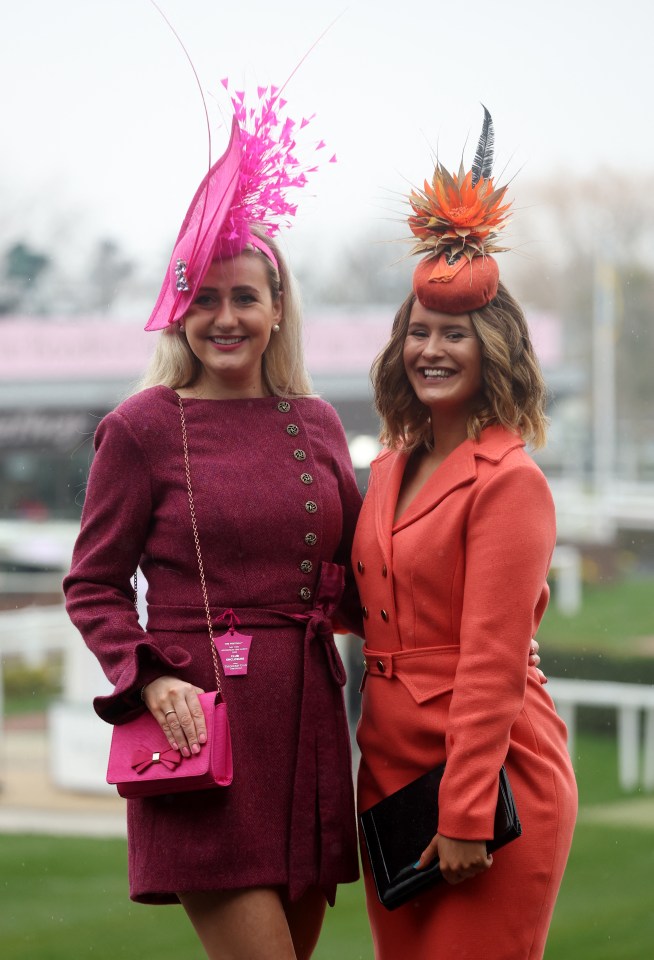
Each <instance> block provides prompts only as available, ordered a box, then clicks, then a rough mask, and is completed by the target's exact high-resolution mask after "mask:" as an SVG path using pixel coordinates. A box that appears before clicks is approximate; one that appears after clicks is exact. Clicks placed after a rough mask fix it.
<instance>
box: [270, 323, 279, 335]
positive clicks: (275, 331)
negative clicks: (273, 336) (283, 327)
mask: <svg viewBox="0 0 654 960" xmlns="http://www.w3.org/2000/svg"><path fill="white" fill-rule="evenodd" d="M272 329H273V333H279V324H278V323H273V328H272Z"/></svg>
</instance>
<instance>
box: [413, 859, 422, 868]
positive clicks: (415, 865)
mask: <svg viewBox="0 0 654 960" xmlns="http://www.w3.org/2000/svg"><path fill="white" fill-rule="evenodd" d="M419 866H420V861H419V860H416V862H415V863H414V864H413V869H414V870H417V869H418V867H419Z"/></svg>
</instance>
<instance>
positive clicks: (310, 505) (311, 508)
mask: <svg viewBox="0 0 654 960" xmlns="http://www.w3.org/2000/svg"><path fill="white" fill-rule="evenodd" d="M304 509H305V510H306V511H307V513H315V512H316V510H317V509H318V504H317V503H316V501H315V500H307V502H306V503H305V504H304Z"/></svg>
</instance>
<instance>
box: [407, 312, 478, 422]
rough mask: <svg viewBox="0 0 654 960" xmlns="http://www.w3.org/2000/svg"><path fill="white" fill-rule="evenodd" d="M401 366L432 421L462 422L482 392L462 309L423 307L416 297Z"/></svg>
mask: <svg viewBox="0 0 654 960" xmlns="http://www.w3.org/2000/svg"><path fill="white" fill-rule="evenodd" d="M403 357H404V369H405V370H406V375H407V377H408V379H409V383H410V384H411V386H412V388H413V390H414V392H415V394H416V397H417V398H418V400H419V401H420V402H421V403H423V404H424V405H425V406H426V407H429V410H430V412H431V417H432V421H433V422H434V423H435V422H436V421H438V420H439V419H440V420H441V421H442V420H443V418H445V417H447V418H448V419H450V420H452V419H456V420H460V421H461V423H462V424H463V425H464V427H465V423H466V421H467V419H468V417H469V415H470V414H471V413H472V412H473V411H474V410H475V409H476V407H477V405H478V403H479V399H480V397H481V394H482V383H483V381H482V373H481V363H482V356H481V346H480V343H479V339H478V337H477V334H476V333H475V329H474V327H473V325H472V321H471V319H470V317H469V315H468V314H467V313H464V314H460V315H457V316H451V315H450V314H447V313H440V312H439V311H437V310H427V309H426V307H423V306H422V304H421V303H420V302H419V301H418V300H416V301H415V303H414V305H413V307H412V309H411V315H410V318H409V325H408V328H407V333H406V338H405V340H404V351H403Z"/></svg>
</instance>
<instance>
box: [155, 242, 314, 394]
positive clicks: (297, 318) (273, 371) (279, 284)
mask: <svg viewBox="0 0 654 960" xmlns="http://www.w3.org/2000/svg"><path fill="white" fill-rule="evenodd" d="M250 231H251V233H253V234H254V235H255V236H256V237H258V238H259V239H260V240H263V241H264V242H265V244H266V245H267V246H268V247H270V249H271V250H272V252H273V253H274V255H275V259H276V260H277V263H278V266H279V270H276V269H275V266H274V264H273V263H272V261H271V260H269V259H268V257H267V256H266V255H265V254H264V253H262V252H261V251H260V250H258V249H257V248H256V247H254V246H249V247H246V248H245V250H244V251H243V252H244V253H247V254H249V255H252V256H257V257H261V258H262V262H263V263H265V265H266V269H267V273H268V282H269V285H270V293H271V296H272V300H273V303H275V304H276V303H278V302H279V300H280V298H281V301H282V316H281V319H280V323H279V333H273V334H272V336H271V338H270V342H269V344H268V346H267V347H266V350H265V353H264V354H263V358H262V372H263V381H264V384H265V386H266V389H267V390H268V391H269V392H270V394H271V395H272V396H285V397H305V396H309V395H311V394H312V392H313V388H312V385H311V379H310V377H309V374H308V372H307V369H306V367H305V363H304V346H303V342H302V307H301V303H300V295H299V289H298V286H297V282H296V280H295V277H294V276H293V274H292V273H291V271H290V269H289V267H288V266H287V264H286V261H285V260H284V258H283V257H282V254H281V251H280V249H279V246H278V244H276V243H275V242H274V241H273V240H271V238H270V237H268V236H266V234H265V233H264V232H263V230H261V229H260V228H259V227H256V226H250ZM201 373H202V365H201V363H200V361H199V360H198V358H197V357H196V356H195V354H194V353H193V351H192V350H191V348H190V347H189V345H188V342H187V340H186V337H185V335H184V333H183V331H182V330H181V329H180V326H179V324H178V323H171V324H170V325H169V326H168V327H167V328H166V329H165V330H162V332H161V334H160V336H159V340H158V343H157V346H156V348H155V351H154V354H153V356H152V359H151V360H150V363H149V365H148V368H147V370H146V371H145V375H144V377H143V379H142V380H141V382H140V383H139V385H138V387H137V390H145V389H146V388H148V387H157V386H165V387H172V389H173V390H177V389H179V388H181V387H191V386H193V384H194V383H195V382H196V381H197V380H198V378H199V376H200V374H201Z"/></svg>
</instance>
